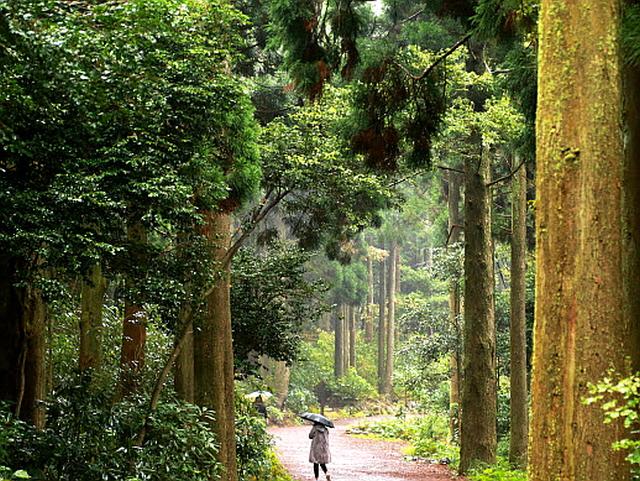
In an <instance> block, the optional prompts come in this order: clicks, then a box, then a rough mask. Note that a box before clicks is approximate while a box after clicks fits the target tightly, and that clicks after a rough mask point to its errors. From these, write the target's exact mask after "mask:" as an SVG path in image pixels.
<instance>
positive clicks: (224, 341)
mask: <svg viewBox="0 0 640 481" xmlns="http://www.w3.org/2000/svg"><path fill="white" fill-rule="evenodd" d="M204 234H205V236H206V237H207V239H208V240H209V242H210V243H211V245H212V246H213V249H212V255H213V259H214V261H216V262H218V266H219V268H220V269H221V272H220V274H219V278H218V280H217V281H216V283H215V284H214V286H213V288H212V289H211V290H210V292H209V294H208V296H207V307H206V310H205V313H204V315H203V316H202V319H200V320H199V322H197V323H196V326H194V335H193V345H194V376H195V378H194V379H195V388H194V397H195V401H196V404H198V405H200V406H205V407H208V408H212V409H213V410H214V411H215V413H216V421H215V426H214V428H215V431H216V434H217V436H218V441H219V442H220V451H219V452H218V459H219V460H220V462H221V463H222V464H223V466H224V467H225V474H224V479H225V480H226V481H236V480H237V478H238V469H237V463H236V436H235V406H234V403H235V394H234V367H233V340H232V335H231V305H230V292H229V289H230V269H229V266H228V265H222V264H223V259H224V257H225V255H226V254H227V252H228V249H229V246H230V242H231V216H230V214H228V213H225V212H208V213H207V214H206V215H205V225H204Z"/></svg>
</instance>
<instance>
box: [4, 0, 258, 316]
mask: <svg viewBox="0 0 640 481" xmlns="http://www.w3.org/2000/svg"><path fill="white" fill-rule="evenodd" d="M0 12H1V13H2V18H3V20H2V24H1V25H2V28H0V58H1V59H2V64H3V68H2V71H1V72H0V76H1V81H2V83H3V85H5V84H6V85H8V86H9V88H8V89H6V91H5V94H6V95H5V97H4V98H3V103H2V106H0V149H1V151H2V152H3V155H2V161H1V163H0V186H1V188H0V191H1V193H0V204H1V205H2V206H3V207H2V209H0V219H1V220H2V224H3V226H4V227H5V228H4V229H3V231H2V234H0V246H1V249H0V250H2V252H10V253H11V255H12V256H14V258H15V263H14V264H15V265H16V266H17V267H16V268H17V269H19V271H20V275H21V276H25V277H26V276H30V277H38V276H39V275H42V274H43V273H47V272H50V271H51V269H56V276H55V278H53V279H50V282H55V281H61V280H62V279H63V278H65V276H66V275H68V277H70V278H73V277H74V276H75V275H77V274H78V273H79V274H81V275H84V274H85V272H86V271H87V269H88V267H89V266H91V265H93V264H94V263H96V262H100V261H102V263H103V264H104V267H105V269H104V270H105V272H106V273H107V275H108V276H109V277H113V276H115V275H116V274H120V273H122V274H125V275H127V276H129V277H132V278H135V279H136V280H137V281H138V282H135V283H131V284H130V285H131V286H135V289H132V290H131V291H130V292H126V295H128V297H130V298H135V299H137V300H138V301H140V302H144V301H146V302H153V303H156V304H165V305H168V306H169V307H171V308H173V309H174V312H175V309H176V305H178V304H179V303H180V300H182V299H184V298H185V293H184V289H183V285H184V283H185V282H186V280H185V278H186V277H190V278H191V282H192V283H193V282H194V281H195V280H196V279H194V277H195V278H197V277H198V276H197V275H196V276H194V275H193V273H194V267H195V268H196V269H195V270H196V272H198V273H201V272H207V273H210V272H211V271H212V268H211V265H210V264H208V263H207V262H205V261H203V260H202V259H203V258H204V259H206V258H207V256H202V255H201V252H202V249H200V259H199V262H194V261H191V262H185V259H184V254H185V249H183V248H182V247H181V248H180V249H176V248H172V247H173V246H172V245H171V243H172V241H173V240H174V239H175V236H176V235H177V234H178V233H179V232H185V231H191V233H192V234H194V235H193V237H194V238H193V239H192V240H193V244H194V245H197V246H198V247H202V246H201V245H200V244H199V243H198V236H197V235H195V233H194V232H193V231H194V226H195V224H196V223H197V222H198V220H199V218H200V216H199V214H198V209H211V208H216V207H217V206H218V205H219V203H220V202H221V201H222V200H227V201H228V202H231V201H232V202H234V203H238V202H241V201H242V200H244V199H246V198H247V196H249V195H251V192H252V191H253V190H254V189H255V187H256V186H257V184H258V182H257V181H258V180H259V177H260V170H259V168H258V165H257V162H256V161H257V150H256V143H255V139H256V135H257V133H256V132H257V127H256V124H255V122H254V121H253V118H252V108H251V105H250V102H249V100H248V95H247V94H246V92H245V91H244V87H243V86H242V84H241V83H240V82H239V81H238V80H236V79H234V78H233V77H231V76H230V75H229V73H228V72H227V69H226V68H225V65H227V62H230V61H231V62H232V61H233V60H234V58H236V53H235V52H236V51H238V50H239V47H240V45H241V44H242V39H241V38H240V37H239V35H238V34H237V31H238V29H239V26H240V25H241V24H242V23H243V22H244V21H245V19H244V17H243V16H242V15H240V14H239V13H238V12H237V11H235V10H234V9H233V8H231V7H230V6H229V5H228V4H227V3H225V2H215V1H214V2H206V3H205V2H200V1H199V0H186V1H183V0H152V1H143V0H135V1H131V2H126V3H124V4H122V5H121V4H113V3H104V2H101V3H97V4H92V5H88V6H86V8H69V7H68V4H67V2H61V1H56V0H28V1H14V0H4V1H2V2H0ZM15 212H20V213H21V214H22V215H20V216H16V215H15ZM131 224H140V225H142V226H144V227H145V229H146V231H147V235H148V242H147V243H146V244H144V245H140V244H136V243H134V242H130V241H129V240H128V239H127V238H126V236H125V235H124V226H125V225H131ZM190 240H191V239H190ZM134 259H135V260H134ZM203 276H204V277H206V276H205V275H203Z"/></svg>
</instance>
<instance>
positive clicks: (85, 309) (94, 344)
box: [78, 263, 107, 372]
mask: <svg viewBox="0 0 640 481" xmlns="http://www.w3.org/2000/svg"><path fill="white" fill-rule="evenodd" d="M88 274H89V275H88V277H87V278H86V279H83V281H82V288H81V294H80V295H81V301H80V304H81V305H80V353H79V356H78V363H79V365H78V367H79V369H80V371H81V372H86V371H89V370H92V371H95V370H96V369H99V368H100V365H101V363H102V306H103V304H104V292H105V290H106V288H107V283H106V280H105V278H104V277H103V275H102V267H101V266H100V264H99V263H96V264H95V265H94V266H93V267H92V268H91V270H90V271H89V273H88Z"/></svg>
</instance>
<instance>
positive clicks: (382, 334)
mask: <svg viewBox="0 0 640 481" xmlns="http://www.w3.org/2000/svg"><path fill="white" fill-rule="evenodd" d="M386 264H387V263H386V261H385V260H382V261H380V271H379V283H378V287H379V295H378V392H379V393H380V394H382V393H383V389H384V388H383V384H384V372H385V366H386V353H385V346H386V342H387V340H386V334H387V323H386V312H385V303H386V297H387V285H386V284H387V281H386V275H385V273H386Z"/></svg>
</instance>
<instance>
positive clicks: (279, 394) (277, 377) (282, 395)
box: [273, 361, 291, 409]
mask: <svg viewBox="0 0 640 481" xmlns="http://www.w3.org/2000/svg"><path fill="white" fill-rule="evenodd" d="M290 375H291V369H290V368H289V366H287V363H286V362H285V361H276V362H275V367H274V375H273V377H274V379H273V390H274V394H275V398H276V404H277V406H278V408H279V409H284V403H285V401H286V399H287V396H288V394H289V379H290Z"/></svg>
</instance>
